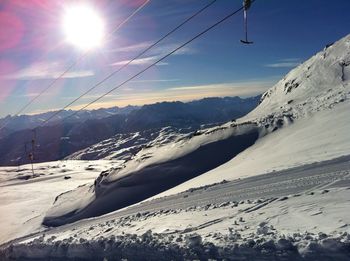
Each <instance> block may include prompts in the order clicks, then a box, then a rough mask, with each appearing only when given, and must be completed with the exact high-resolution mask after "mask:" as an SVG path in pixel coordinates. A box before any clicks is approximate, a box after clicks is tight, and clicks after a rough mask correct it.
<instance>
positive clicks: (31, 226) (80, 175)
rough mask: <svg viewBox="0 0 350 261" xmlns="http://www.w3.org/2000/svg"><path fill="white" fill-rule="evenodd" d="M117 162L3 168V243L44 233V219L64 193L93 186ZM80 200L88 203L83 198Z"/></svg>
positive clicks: (0, 175) (0, 177)
mask: <svg viewBox="0 0 350 261" xmlns="http://www.w3.org/2000/svg"><path fill="white" fill-rule="evenodd" d="M119 164H120V163H119V162H113V161H58V162H48V163H39V164H35V167H34V168H35V175H36V176H35V177H33V176H32V172H31V166H30V165H24V166H21V167H20V168H19V169H18V168H17V167H6V168H0V187H1V189H0V202H1V204H0V213H1V215H0V224H1V228H0V243H4V242H6V241H9V240H11V239H14V238H17V237H20V236H23V235H26V234H28V233H32V232H35V231H38V230H43V227H42V226H41V223H42V219H43V217H44V216H45V215H46V212H47V211H48V209H49V208H50V206H51V205H52V204H53V202H54V200H55V198H56V197H57V196H58V195H60V194H61V193H64V192H67V191H70V190H74V189H76V188H77V187H78V186H83V185H85V184H90V183H91V182H93V180H94V179H95V178H96V177H97V176H98V175H99V173H100V172H101V171H102V170H106V169H108V168H110V167H112V166H117V165H119ZM80 200H84V199H83V198H81V199H80Z"/></svg>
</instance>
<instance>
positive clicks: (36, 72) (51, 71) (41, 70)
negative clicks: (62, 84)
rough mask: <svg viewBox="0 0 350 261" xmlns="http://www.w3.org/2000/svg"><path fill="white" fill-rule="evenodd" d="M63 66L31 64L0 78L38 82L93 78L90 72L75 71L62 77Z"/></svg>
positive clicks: (59, 63) (41, 63)
mask: <svg viewBox="0 0 350 261" xmlns="http://www.w3.org/2000/svg"><path fill="white" fill-rule="evenodd" d="M64 67H65V66H64V64H62V63H61V62H57V61H56V62H40V63H33V64H31V65H30V66H28V67H26V68H24V69H22V70H19V71H17V72H14V73H12V74H7V75H2V76H1V78H4V79H10V80H39V79H56V78H58V77H61V78H66V79H67V78H82V77H89V76H93V75H94V72H93V71H92V70H75V71H68V72H66V73H65V74H64V75H62V74H63V73H64V71H65V70H66V69H67V68H64Z"/></svg>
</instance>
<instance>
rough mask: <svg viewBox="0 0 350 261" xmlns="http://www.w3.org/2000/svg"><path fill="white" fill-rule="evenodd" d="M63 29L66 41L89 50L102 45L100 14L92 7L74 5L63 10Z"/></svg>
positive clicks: (102, 27)
mask: <svg viewBox="0 0 350 261" xmlns="http://www.w3.org/2000/svg"><path fill="white" fill-rule="evenodd" d="M63 31H64V33H65V35H66V40H67V42H68V43H70V44H72V45H74V46H76V47H78V48H80V49H83V50H90V49H94V48H96V47H99V46H101V45H102V43H103V38H104V33H105V26H104V22H103V19H102V18H101V16H99V14H98V13H97V12H96V11H95V10H94V9H93V8H92V7H90V6H87V5H75V6H69V7H67V8H66V10H65V13H64V16H63Z"/></svg>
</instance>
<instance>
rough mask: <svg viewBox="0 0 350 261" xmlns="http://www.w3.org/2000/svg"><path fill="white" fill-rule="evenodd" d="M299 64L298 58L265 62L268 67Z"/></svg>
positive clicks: (289, 66) (288, 66)
mask: <svg viewBox="0 0 350 261" xmlns="http://www.w3.org/2000/svg"><path fill="white" fill-rule="evenodd" d="M300 64H301V59H300V58H286V59H281V60H278V61H277V62H276V63H269V64H265V67H269V68H294V67H296V66H298V65H300Z"/></svg>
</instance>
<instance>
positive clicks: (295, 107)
mask: <svg viewBox="0 0 350 261" xmlns="http://www.w3.org/2000/svg"><path fill="white" fill-rule="evenodd" d="M349 98H350V35H348V36H346V37H344V38H343V39H341V40H339V41H338V42H336V43H334V44H333V45H332V46H330V47H328V48H325V49H324V50H323V51H321V52H319V53H317V54H316V55H315V56H313V57H312V58H311V59H310V60H308V61H306V62H305V63H303V64H301V65H300V66H298V67H297V68H296V69H294V70H292V71H291V72H290V73H289V74H287V75H286V76H285V77H284V78H283V79H282V80H281V81H279V82H278V83H277V84H276V85H275V86H274V87H272V88H271V89H270V90H268V91H267V92H266V93H265V94H264V95H263V96H262V99H261V103H260V104H259V106H258V107H257V108H256V109H255V110H253V111H252V112H251V113H249V114H248V115H247V116H245V117H243V118H241V119H239V120H238V122H245V121H247V120H249V121H253V122H257V124H258V125H259V126H261V127H265V130H263V132H264V131H265V132H266V133H265V134H268V135H264V134H263V133H261V136H262V137H261V138H260V139H259V140H258V141H257V142H256V143H255V144H254V145H253V146H251V147H250V148H248V149H247V150H245V151H244V152H242V153H241V154H239V155H238V156H237V157H235V158H233V159H232V160H231V161H229V162H227V163H226V164H224V165H222V166H220V167H218V168H216V169H214V170H211V171H209V172H207V173H205V174H204V175H201V176H200V177H197V178H195V179H192V180H190V181H188V182H186V183H184V184H181V185H180V186H178V187H176V188H174V189H172V190H170V191H167V192H166V193H164V194H161V195H160V196H164V195H169V194H172V193H178V192H181V191H184V190H186V189H189V188H191V187H197V186H202V185H205V184H211V183H215V182H220V181H221V180H222V179H227V180H232V179H235V178H240V177H247V176H252V175H257V174H262V173H267V172H271V171H275V170H281V169H287V168H290V167H294V166H300V165H303V164H306V163H311V162H318V161H323V160H328V159H332V158H336V157H339V156H343V155H349V154H350V139H349V130H350V116H349V110H350V100H349ZM277 129H278V130H277ZM276 130H277V131H276Z"/></svg>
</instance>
